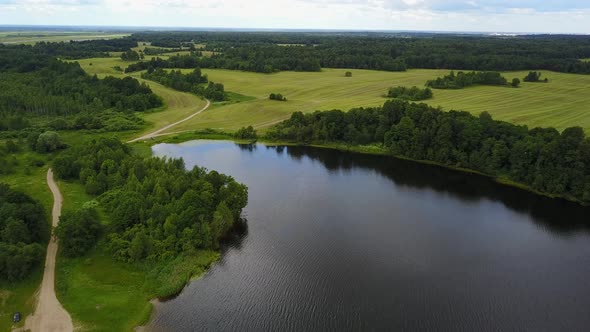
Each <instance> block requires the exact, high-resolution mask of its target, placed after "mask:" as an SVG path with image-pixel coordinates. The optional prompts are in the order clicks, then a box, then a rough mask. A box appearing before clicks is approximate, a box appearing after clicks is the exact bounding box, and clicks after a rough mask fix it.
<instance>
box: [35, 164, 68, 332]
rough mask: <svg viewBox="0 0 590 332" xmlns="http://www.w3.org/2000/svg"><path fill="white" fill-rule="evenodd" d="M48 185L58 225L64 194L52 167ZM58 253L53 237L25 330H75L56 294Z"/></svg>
mask: <svg viewBox="0 0 590 332" xmlns="http://www.w3.org/2000/svg"><path fill="white" fill-rule="evenodd" d="M47 185H49V189H51V193H52V194H53V211H52V213H51V217H52V225H53V227H56V226H57V224H58V222H59V216H60V214H61V204H62V196H61V193H60V192H59V187H58V186H57V184H56V183H55V181H54V179H53V171H52V170H51V168H50V169H49V170H47ZM56 255H57V239H56V238H55V237H53V236H52V237H51V240H50V241H49V245H48V246H47V257H46V258H45V272H44V273H43V281H42V282H41V289H40V290H39V297H38V299H37V306H36V307H35V312H34V313H33V315H31V316H29V317H27V319H26V321H25V330H31V331H33V332H37V331H43V332H45V331H47V332H69V331H73V330H74V327H73V324H72V318H71V317H70V315H69V314H68V312H67V311H66V310H65V309H64V308H63V307H62V305H61V304H60V303H59V301H58V300H57V297H56V296H55V257H56Z"/></svg>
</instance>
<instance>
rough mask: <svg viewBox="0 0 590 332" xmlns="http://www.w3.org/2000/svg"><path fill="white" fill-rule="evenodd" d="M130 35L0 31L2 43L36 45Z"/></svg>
mask: <svg viewBox="0 0 590 332" xmlns="http://www.w3.org/2000/svg"><path fill="white" fill-rule="evenodd" d="M129 35H130V34H129V33H114V32H100V31H95V32H89V31H80V32H74V31H0V43H6V44H35V43H38V42H41V41H45V42H62V41H68V42H69V41H70V40H75V41H78V40H95V39H114V38H123V37H126V36H129Z"/></svg>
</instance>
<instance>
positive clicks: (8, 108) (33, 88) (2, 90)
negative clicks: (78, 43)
mask: <svg viewBox="0 0 590 332" xmlns="http://www.w3.org/2000/svg"><path fill="white" fill-rule="evenodd" d="M0 74H1V75H2V79H1V80H0V131H6V130H22V129H24V128H27V127H30V126H31V125H32V121H31V120H33V119H36V118H43V119H45V121H46V122H47V120H48V119H50V118H54V119H59V118H60V117H64V118H71V117H72V116H78V115H84V116H85V117H86V118H88V117H90V118H95V117H103V118H104V117H105V115H108V116H109V117H113V116H114V115H115V113H120V114H121V116H117V117H116V118H126V119H127V120H130V121H134V120H131V119H134V117H133V116H127V115H122V114H125V113H128V114H131V113H133V112H142V111H145V110H148V109H151V108H155V107H159V106H161V105H162V100H161V99H160V97H158V96H156V95H155V94H154V93H153V92H152V91H151V89H150V88H149V87H148V86H147V85H146V84H142V83H139V82H138V81H137V80H136V79H134V78H130V77H125V78H122V79H121V78H115V77H112V76H109V77H106V78H104V79H98V78H97V77H96V76H90V75H88V74H86V73H85V72H84V70H83V69H82V68H81V67H80V65H79V64H78V63H75V62H64V61H60V60H57V59H55V58H53V57H49V56H46V55H44V54H43V53H39V52H38V51H37V49H36V48H35V47H34V46H2V45H0ZM107 110H111V112H105V111H107ZM83 120H84V119H81V120H80V121H83ZM103 120H106V119H103ZM49 121H51V120H49ZM61 121H64V120H63V119H61ZM35 122H37V121H35ZM96 122H104V121H96ZM73 126H74V125H73V124H72V127H73ZM78 126H79V127H80V126H81V125H78ZM102 126H103V127H104V126H106V124H104V125H102ZM86 127H87V126H86ZM56 129H57V128H56Z"/></svg>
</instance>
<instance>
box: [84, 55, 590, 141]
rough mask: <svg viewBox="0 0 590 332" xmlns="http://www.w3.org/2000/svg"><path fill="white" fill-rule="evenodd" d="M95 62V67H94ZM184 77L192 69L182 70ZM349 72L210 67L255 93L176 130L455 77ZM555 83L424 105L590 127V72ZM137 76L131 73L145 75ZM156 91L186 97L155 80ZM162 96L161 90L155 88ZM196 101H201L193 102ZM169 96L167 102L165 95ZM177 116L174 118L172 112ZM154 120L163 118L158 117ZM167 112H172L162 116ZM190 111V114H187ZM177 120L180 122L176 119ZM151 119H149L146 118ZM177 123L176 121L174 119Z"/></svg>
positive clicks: (355, 103) (466, 92)
mask: <svg viewBox="0 0 590 332" xmlns="http://www.w3.org/2000/svg"><path fill="white" fill-rule="evenodd" d="M79 62H80V64H81V65H82V67H83V68H84V69H85V70H86V71H87V72H89V73H91V74H98V75H99V76H104V75H123V74H122V73H120V72H117V71H116V70H114V69H113V67H114V66H117V65H119V66H121V67H123V68H124V67H126V66H127V65H128V63H127V62H123V61H121V60H120V59H117V58H94V59H85V60H81V61H79ZM90 63H92V66H90ZM183 71H185V72H188V71H190V69H185V70H183ZM346 71H349V70H347V69H324V70H323V71H322V72H317V73H310V72H280V73H275V74H259V73H250V72H241V71H231V70H222V69H204V70H203V72H204V73H206V74H207V75H208V76H209V79H210V80H212V81H214V82H219V83H223V84H224V85H225V89H226V91H231V92H235V93H239V94H241V95H245V96H251V97H253V98H251V99H250V100H243V101H241V102H239V103H230V104H227V103H214V104H212V107H211V108H209V109H208V110H207V111H206V112H204V113H202V114H201V115H199V116H197V117H195V118H193V119H191V120H189V121H187V122H184V123H182V124H180V125H178V126H176V127H174V128H173V129H170V131H174V132H176V131H183V130H194V129H203V128H215V129H220V130H228V131H231V130H235V129H238V128H240V127H243V126H248V125H253V126H255V127H257V128H265V127H268V126H269V125H272V124H274V123H276V122H278V121H281V120H283V119H286V118H288V117H289V116H290V114H291V113H292V112H295V111H302V112H313V111H316V110H330V109H341V110H349V109H351V108H354V107H370V106H379V105H382V104H383V103H384V102H385V101H386V100H387V99H386V98H384V97H383V96H384V95H385V94H386V92H387V90H388V88H390V87H392V86H399V85H403V86H414V85H416V86H423V85H424V84H425V83H426V81H427V80H429V79H433V78H436V77H439V76H442V75H445V74H448V73H449V70H429V69H418V70H409V71H407V72H383V71H372V70H350V71H351V72H352V73H353V76H352V77H344V73H345V72H346ZM542 73H543V77H547V78H549V80H550V82H549V83H522V84H521V87H520V88H518V89H514V88H509V87H494V86H476V87H469V88H466V89H463V90H434V98H433V99H430V100H428V101H426V102H427V103H428V104H430V105H432V106H441V107H442V108H443V109H444V110H453V109H454V110H464V111H468V112H471V113H473V114H479V113H481V112H483V111H487V112H489V113H490V114H492V115H493V116H494V118H495V119H498V120H505V121H509V122H512V123H516V124H524V125H528V126H529V127H531V128H532V127H538V126H541V127H549V126H553V127H556V128H557V129H559V130H563V129H565V128H567V127H570V126H581V127H583V128H584V129H585V130H586V131H588V130H590V106H589V105H590V93H588V92H587V90H588V87H590V75H576V74H563V73H554V72H548V71H542ZM526 74H527V72H524V71H522V72H508V73H504V76H505V77H506V78H507V79H508V80H509V81H510V80H512V78H514V77H518V78H521V80H522V78H523V77H524V76H525V75H526ZM139 75H140V74H139V73H133V74H132V76H134V77H139ZM150 86H152V87H154V91H155V92H156V93H157V94H161V93H164V92H165V93H172V94H182V93H180V92H177V91H173V90H171V89H168V88H165V87H162V86H159V87H158V84H155V83H150ZM158 88H159V89H160V91H157V89H158ZM273 92H274V93H281V94H283V95H284V96H286V97H287V98H288V101H287V102H278V101H271V100H268V95H269V94H270V93H273ZM195 98H196V97H195ZM165 99H166V98H165ZM173 113H175V112H171V113H169V114H173ZM153 114H154V115H153V116H154V117H158V116H156V114H158V113H153ZM161 114H162V115H164V114H166V117H168V115H169V114H168V112H164V113H161ZM184 114H187V113H186V112H185V113H184ZM177 119H178V117H177ZM146 120H148V121H150V120H149V116H148V117H146ZM170 122H174V121H170Z"/></svg>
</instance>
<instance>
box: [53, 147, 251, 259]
mask: <svg viewBox="0 0 590 332" xmlns="http://www.w3.org/2000/svg"><path fill="white" fill-rule="evenodd" d="M53 167H54V171H55V172H56V175H57V176H58V177H59V178H61V179H73V180H76V181H80V183H81V184H82V185H83V186H84V187H85V189H86V192H87V193H89V194H90V195H93V196H96V197H97V201H98V204H99V205H100V206H101V207H102V208H103V209H104V211H105V213H106V214H107V215H108V217H109V218H108V219H109V220H110V223H109V224H108V225H106V226H104V227H103V226H100V225H99V224H98V223H97V222H96V219H97V216H96V214H95V212H94V211H93V210H92V209H93V207H92V206H88V207H85V210H81V211H78V212H76V213H75V214H72V215H66V216H64V220H65V221H66V222H65V223H64V226H63V227H62V226H60V227H62V228H61V230H59V229H58V232H57V234H58V236H60V235H61V237H60V241H64V242H63V243H65V245H64V249H65V250H68V253H67V254H69V255H71V256H76V255H81V254H83V253H84V252H85V251H86V250H88V249H89V247H83V248H81V247H80V246H78V245H76V243H81V241H80V239H84V240H90V243H94V242H96V239H98V238H99V236H100V234H103V233H104V234H106V241H107V246H108V248H109V251H110V252H111V253H112V255H113V257H114V258H115V259H118V260H121V261H124V262H143V261H149V262H165V261H168V260H170V259H174V258H175V257H177V256H178V255H181V254H191V253H194V252H195V250H197V249H217V248H218V247H219V243H220V240H222V239H223V237H224V236H225V235H226V234H227V232H228V231H229V230H230V229H231V228H232V227H233V225H234V223H236V222H237V221H238V220H239V218H240V214H241V211H242V209H243V208H244V207H245V206H246V204H247V201H248V191H247V188H246V187H245V186H244V185H242V184H239V183H238V182H236V181H235V180H234V179H233V178H231V177H229V176H226V175H223V174H220V173H217V172H215V171H206V170H205V169H203V168H199V167H194V168H193V169H191V170H186V169H185V165H184V162H183V160H182V159H165V158H155V157H152V158H140V157H138V156H135V155H133V154H132V153H131V148H130V147H129V146H127V145H125V144H123V143H121V142H120V141H119V140H117V139H105V138H102V139H99V140H94V141H91V142H88V143H85V144H83V145H79V146H75V147H73V148H70V149H68V150H67V151H66V152H64V153H62V154H61V155H60V156H58V157H56V158H55V159H54V166H53ZM68 219H70V220H74V221H75V220H78V221H80V220H86V221H85V222H83V223H82V222H74V221H72V222H69V221H68ZM89 230H91V231H89Z"/></svg>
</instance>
